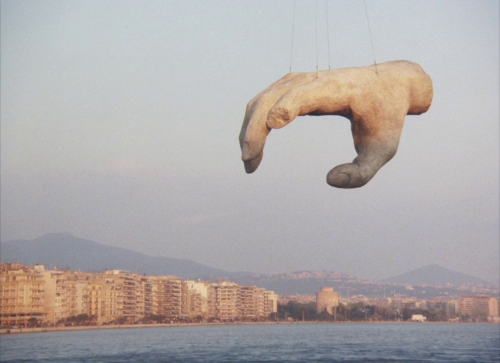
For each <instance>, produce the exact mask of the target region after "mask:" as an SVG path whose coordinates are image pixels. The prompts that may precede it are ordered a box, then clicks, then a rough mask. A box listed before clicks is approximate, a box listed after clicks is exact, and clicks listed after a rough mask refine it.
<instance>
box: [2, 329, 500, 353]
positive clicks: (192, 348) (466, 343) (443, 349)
mask: <svg viewBox="0 0 500 363" xmlns="http://www.w3.org/2000/svg"><path fill="white" fill-rule="evenodd" d="M0 343H1V349H0V361H1V362H269V361H274V362H500V325H498V324H429V323H424V324H362V323H357V324H275V325H217V326H186V327H158V328H136V329H113V330H86V331H69V332H47V333H30V334H16V335H2V336H1V337H0Z"/></svg>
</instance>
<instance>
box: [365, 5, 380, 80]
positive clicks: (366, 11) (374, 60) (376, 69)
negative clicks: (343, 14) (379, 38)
mask: <svg viewBox="0 0 500 363" xmlns="http://www.w3.org/2000/svg"><path fill="white" fill-rule="evenodd" d="M364 2H365V13H366V22H367V23H368V32H369V33H370V42H371V44H372V53H373V62H374V63H375V72H376V73H377V74H378V68H377V61H376V59H375V48H374V47H373V39H372V30H371V28H370V19H368V8H367V6H366V0H364Z"/></svg>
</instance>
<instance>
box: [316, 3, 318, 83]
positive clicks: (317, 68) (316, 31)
mask: <svg viewBox="0 0 500 363" xmlns="http://www.w3.org/2000/svg"><path fill="white" fill-rule="evenodd" d="M317 77H318V0H316V78H317Z"/></svg>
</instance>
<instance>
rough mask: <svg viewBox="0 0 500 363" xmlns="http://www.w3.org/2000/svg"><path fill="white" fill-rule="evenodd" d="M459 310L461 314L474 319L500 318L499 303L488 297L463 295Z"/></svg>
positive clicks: (460, 299) (459, 301) (459, 302)
mask: <svg viewBox="0 0 500 363" xmlns="http://www.w3.org/2000/svg"><path fill="white" fill-rule="evenodd" d="M458 310H459V313H460V314H462V315H465V314H467V315H469V316H470V317H473V318H481V317H484V318H487V317H498V301H497V299H496V298H494V297H491V296H486V295H461V296H460V298H459V299H458Z"/></svg>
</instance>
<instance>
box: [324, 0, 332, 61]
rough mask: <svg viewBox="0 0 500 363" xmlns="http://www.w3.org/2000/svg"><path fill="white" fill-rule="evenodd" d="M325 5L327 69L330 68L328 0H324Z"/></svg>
mask: <svg viewBox="0 0 500 363" xmlns="http://www.w3.org/2000/svg"><path fill="white" fill-rule="evenodd" d="M325 5H326V39H327V44H328V69H331V63H330V27H329V25H328V0H325Z"/></svg>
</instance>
